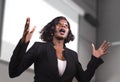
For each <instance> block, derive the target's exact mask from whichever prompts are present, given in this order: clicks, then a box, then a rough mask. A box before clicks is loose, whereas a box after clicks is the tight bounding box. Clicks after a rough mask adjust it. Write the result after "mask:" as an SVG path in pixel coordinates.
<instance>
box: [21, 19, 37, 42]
mask: <svg viewBox="0 0 120 82" xmlns="http://www.w3.org/2000/svg"><path fill="white" fill-rule="evenodd" d="M35 28H36V27H35V26H34V27H33V29H32V30H31V31H30V18H27V19H26V24H25V28H24V32H23V36H22V41H23V42H25V43H27V42H29V41H30V39H31V37H32V35H33V32H34V31H35Z"/></svg>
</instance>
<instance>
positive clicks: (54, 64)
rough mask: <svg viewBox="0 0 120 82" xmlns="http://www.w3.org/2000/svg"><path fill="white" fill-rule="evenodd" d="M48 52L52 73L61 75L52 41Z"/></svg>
mask: <svg viewBox="0 0 120 82" xmlns="http://www.w3.org/2000/svg"><path fill="white" fill-rule="evenodd" d="M47 53H48V55H47V56H48V60H49V63H50V68H48V69H51V72H52V74H54V75H55V76H57V77H59V72H58V66H57V57H56V52H55V49H54V48H53V44H52V43H48V46H47Z"/></svg>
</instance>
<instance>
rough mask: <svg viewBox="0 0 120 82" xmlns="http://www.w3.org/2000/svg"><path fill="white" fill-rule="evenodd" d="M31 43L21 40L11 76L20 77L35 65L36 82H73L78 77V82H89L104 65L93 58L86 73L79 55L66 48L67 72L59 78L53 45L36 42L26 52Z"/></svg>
mask: <svg viewBox="0 0 120 82" xmlns="http://www.w3.org/2000/svg"><path fill="white" fill-rule="evenodd" d="M28 44H29V43H23V42H21V40H20V41H19V43H18V45H17V46H16V48H15V50H14V52H13V55H12V57H11V60H10V63H9V76H10V77H11V78H13V77H16V76H19V75H20V74H21V73H23V72H24V71H25V70H26V69H27V68H28V67H29V66H31V65H32V64H33V63H34V72H35V76H34V82H72V80H73V78H74V77H76V79H77V80H78V82H89V81H90V80H91V78H92V77H93V75H94V73H95V70H96V68H97V67H98V66H99V65H100V64H102V63H103V61H102V59H100V58H95V57H94V56H91V60H90V61H89V63H88V65H87V69H86V70H85V71H84V70H83V69H82V66H81V64H80V63H79V61H78V56H77V53H76V52H75V51H73V50H70V49H68V48H66V47H65V50H64V51H63V54H64V57H65V59H66V61H67V66H66V69H65V72H64V74H63V75H62V76H59V72H58V66H57V57H56V53H55V49H54V48H53V44H52V43H41V42H35V43H34V45H33V46H32V47H31V48H30V49H29V50H28V51H27V52H26V49H27V46H28Z"/></svg>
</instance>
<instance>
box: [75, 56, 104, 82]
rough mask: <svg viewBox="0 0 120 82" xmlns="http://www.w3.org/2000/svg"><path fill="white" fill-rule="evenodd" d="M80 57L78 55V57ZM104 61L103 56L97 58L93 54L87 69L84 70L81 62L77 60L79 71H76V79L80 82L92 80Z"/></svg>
mask: <svg viewBox="0 0 120 82" xmlns="http://www.w3.org/2000/svg"><path fill="white" fill-rule="evenodd" d="M77 59H78V57H77ZM102 63H103V60H102V59H101V58H96V57H94V56H93V55H92V56H91V60H90V61H89V63H88V65H87V69H86V70H83V68H82V66H81V64H80V62H79V61H78V60H77V73H76V76H75V77H76V79H77V80H78V82H90V80H91V79H92V77H93V75H94V73H95V70H96V69H97V68H98V67H99V66H100V65H101V64H102Z"/></svg>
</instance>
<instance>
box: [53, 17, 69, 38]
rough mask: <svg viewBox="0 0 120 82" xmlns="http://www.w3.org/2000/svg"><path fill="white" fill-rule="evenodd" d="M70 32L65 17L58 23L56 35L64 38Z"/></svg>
mask: <svg viewBox="0 0 120 82" xmlns="http://www.w3.org/2000/svg"><path fill="white" fill-rule="evenodd" d="M68 32H69V26H68V23H67V21H66V20H65V19H61V20H60V21H59V23H58V24H57V25H56V28H55V33H54V37H55V38H57V39H59V40H64V39H66V38H67V36H68Z"/></svg>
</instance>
